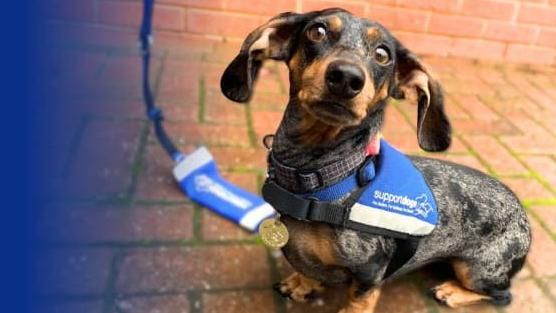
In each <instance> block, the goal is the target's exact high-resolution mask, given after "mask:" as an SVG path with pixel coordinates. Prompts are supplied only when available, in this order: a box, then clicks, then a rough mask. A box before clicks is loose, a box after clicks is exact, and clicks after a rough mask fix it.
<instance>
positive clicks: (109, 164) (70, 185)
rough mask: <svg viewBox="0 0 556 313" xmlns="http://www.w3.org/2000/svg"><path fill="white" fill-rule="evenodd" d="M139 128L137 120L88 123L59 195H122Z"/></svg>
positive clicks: (130, 166)
mask: <svg viewBox="0 0 556 313" xmlns="http://www.w3.org/2000/svg"><path fill="white" fill-rule="evenodd" d="M143 127H144V123H143V122H141V121H110V120H92V121H90V122H89V123H88V124H87V126H86V128H85V130H84V133H83V136H82V138H81V140H80V141H79V145H78V146H77V152H76V154H75V155H74V157H73V159H72V162H71V165H70V167H69V174H68V178H67V180H66V183H65V185H64V189H63V190H62V192H63V193H65V194H66V196H70V197H87V198H89V197H99V196H117V197H121V196H124V195H125V193H126V192H127V191H128V188H129V186H130V184H131V178H132V164H133V161H134V160H135V155H136V153H137V149H138V145H139V137H140V135H141V132H142V130H143Z"/></svg>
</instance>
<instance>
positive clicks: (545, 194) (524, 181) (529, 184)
mask: <svg viewBox="0 0 556 313" xmlns="http://www.w3.org/2000/svg"><path fill="white" fill-rule="evenodd" d="M501 179H502V181H503V182H504V183H505V184H506V185H507V186H508V187H510V189H511V190H512V191H513V192H515V193H516V195H517V196H518V198H519V199H520V200H522V201H523V200H527V199H548V198H552V197H553V194H552V193H551V192H550V191H549V190H547V189H546V188H545V187H544V186H543V185H541V183H539V182H538V181H537V180H536V179H534V178H520V177H503V178H501Z"/></svg>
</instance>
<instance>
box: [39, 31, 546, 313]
mask: <svg viewBox="0 0 556 313" xmlns="http://www.w3.org/2000/svg"><path fill="white" fill-rule="evenodd" d="M162 42H163V43H164V44H163V45H161V46H155V49H157V50H156V53H155V58H154V65H153V77H152V80H153V84H154V86H155V87H156V88H155V91H156V94H157V99H158V103H159V104H160V105H161V106H162V107H163V108H164V109H165V110H166V111H165V113H166V116H167V119H168V123H167V124H168V131H169V133H171V135H172V137H174V138H175V139H176V142H177V144H178V145H179V146H180V148H181V149H183V150H184V151H191V150H192V149H194V147H195V146H196V145H199V144H204V145H207V146H208V147H209V149H210V151H211V152H212V153H213V154H214V156H215V158H216V160H217V162H218V164H219V166H220V167H221V169H222V171H223V175H224V176H225V177H226V178H227V179H229V180H231V181H232V182H234V183H236V184H238V185H240V186H242V187H244V188H246V189H247V190H250V191H253V192H258V191H259V189H260V185H261V183H262V181H263V178H264V173H265V168H266V161H265V160H266V151H265V150H264V148H263V147H262V145H261V144H260V140H261V138H262V136H264V135H265V134H267V133H271V132H273V131H274V130H275V129H276V127H277V125H278V123H279V122H280V119H281V115H282V113H281V112H282V111H283V109H284V107H285V104H286V102H287V97H288V83H287V71H286V70H285V67H284V66H283V65H282V64H279V63H268V64H266V65H265V67H264V68H263V70H262V72H261V75H260V81H259V83H258V84H257V87H256V92H255V94H254V97H253V100H252V101H251V103H250V104H249V105H247V106H245V105H239V104H234V103H231V102H230V101H228V100H226V99H225V98H224V97H223V96H222V95H221V94H220V92H219V77H220V75H221V73H222V71H223V70H224V68H225V66H226V65H227V62H229V61H230V60H231V58H232V57H233V56H234V55H235V53H236V51H237V49H238V44H237V43H219V44H214V43H213V42H211V41H203V40H198V41H191V42H190V44H191V45H192V47H193V50H190V51H188V50H186V49H184V46H183V45H184V44H187V42H183V41H180V42H179V43H180V45H176V44H175V43H172V42H171V41H166V42H165V41H162ZM60 49H61V50H63V51H65V50H69V51H65V53H64V54H60V53H58V51H59V50H60ZM60 49H58V50H56V49H55V48H53V51H54V52H53V53H52V55H51V57H52V58H54V59H55V60H57V59H59V58H62V57H65V58H70V59H71V63H72V64H80V71H79V73H80V79H82V80H86V81H88V82H89V83H88V84H87V86H85V87H81V86H80V85H79V82H76V81H74V80H72V79H71V75H70V73H69V71H72V70H73V67H71V66H70V67H68V66H66V65H65V64H66V63H64V62H52V63H48V62H47V63H46V64H45V66H49V67H50V68H49V70H50V71H52V72H53V73H56V79H54V80H53V82H52V83H51V84H52V86H53V87H52V88H55V90H67V92H66V93H65V97H66V100H68V101H69V102H70V103H72V104H75V107H73V108H72V109H71V110H70V111H71V113H72V114H71V115H70V116H71V118H70V120H69V121H68V125H70V126H71V127H69V126H68V127H66V128H64V129H67V131H66V132H65V133H64V137H63V138H53V139H51V146H52V147H53V148H52V149H55V150H57V151H58V152H59V153H60V154H62V155H61V156H60V160H62V161H60V160H56V161H57V162H58V163H57V164H58V166H57V167H56V168H58V169H59V170H60V171H61V174H60V175H58V176H57V177H58V178H57V180H56V183H57V184H60V188H53V189H54V190H58V191H61V190H64V187H68V188H69V187H71V188H69V189H70V190H71V191H72V192H71V194H70V196H71V197H70V198H69V199H59V200H60V201H62V202H63V204H64V205H63V207H62V208H59V207H55V206H53V207H52V209H49V210H47V211H45V212H41V214H39V215H38V217H37V218H38V220H39V222H38V225H39V226H38V229H37V232H36V233H37V234H38V235H39V237H40V238H41V239H42V240H43V241H44V242H47V243H48V244H49V245H52V248H51V250H48V252H49V253H47V254H46V255H45V256H43V257H39V258H38V259H37V263H38V265H37V266H38V267H37V271H39V272H41V273H45V275H46V276H44V277H43V279H42V282H43V283H44V282H48V281H58V283H57V284H42V285H40V286H41V287H42V288H43V289H42V294H43V296H44V301H45V303H47V304H48V305H47V307H48V308H49V309H48V310H46V312H64V313H65V312H87V313H89V312H90V313H96V312H99V313H100V312H102V313H123V312H126V313H127V312H134V313H142V312H160V313H166V312H168V313H170V312H172V313H175V312H178V313H182V312H187V313H189V312H191V313H201V312H205V313H207V312H211V313H212V312H224V313H226V312H230V313H232V312H238V313H239V312H242V313H243V312H248V313H249V312H257V313H258V312H263V313H264V312H272V313H273V312H276V313H284V312H304V313H309V312H319V313H325V312H337V310H338V308H339V307H340V306H341V304H342V303H343V301H345V295H343V293H342V289H341V288H340V289H337V290H332V291H330V292H328V293H327V294H326V296H325V297H323V298H320V299H317V300H315V301H313V302H310V303H307V304H294V303H291V302H290V301H287V300H284V299H282V298H280V297H278V296H276V294H275V293H273V291H272V289H271V285H272V283H274V282H276V281H277V280H279V278H280V277H283V276H285V275H286V274H287V273H289V272H291V268H289V266H288V265H287V263H286V262H285V260H284V258H283V257H282V256H280V255H276V254H275V253H273V252H271V251H268V250H267V249H266V248H265V247H264V246H262V245H261V243H260V242H259V240H257V238H256V236H254V235H252V234H250V233H248V232H246V231H244V230H242V229H240V228H239V227H237V226H236V225H235V224H233V223H231V222H229V221H227V220H224V219H222V218H221V217H220V216H217V215H216V214H214V213H212V212H210V211H208V210H206V209H204V208H202V207H199V206H197V205H195V204H193V203H191V202H190V201H189V200H188V199H187V198H186V197H185V196H184V195H183V194H182V193H181V191H180V190H179V189H178V186H177V184H176V183H175V182H174V180H173V178H172V176H171V166H172V162H171V160H169V159H168V158H167V156H166V155H165V154H164V152H163V151H162V149H161V148H160V147H159V146H158V144H157V143H156V141H155V139H154V137H153V134H152V131H151V130H149V129H148V128H147V127H146V125H147V123H146V121H145V119H144V118H143V116H142V114H143V109H142V103H141V93H140V84H139V79H140V77H139V73H140V68H139V66H140V60H139V55H138V53H137V52H136V51H135V50H133V49H132V48H131V47H120V48H114V47H112V48H109V49H108V48H104V47H95V48H94V49H91V48H90V47H72V48H67V47H65V48H63V49H62V48H60ZM426 61H427V62H428V63H429V64H430V66H431V67H432V68H433V70H434V71H435V73H436V74H437V75H438V77H439V78H440V80H441V82H442V84H443V86H444V88H445V90H446V94H447V95H446V99H447V104H446V105H447V110H448V112H449V114H450V117H451V119H452V121H453V124H454V130H455V135H454V144H453V146H452V147H451V148H450V150H448V151H447V152H446V153H441V154H434V155H433V154H427V153H424V152H423V151H421V150H420V149H419V148H418V146H417V143H416V136H415V131H414V130H415V120H416V113H415V106H414V105H411V104H409V103H405V102H394V101H393V102H392V103H391V105H390V107H389V109H388V110H387V116H386V128H385V130H384V136H385V137H386V138H387V139H389V140H390V141H391V142H393V143H394V144H395V145H396V146H398V147H399V148H400V149H402V150H404V151H405V152H408V153H415V154H420V155H427V156H432V157H436V158H440V159H445V160H450V161H454V162H458V163H462V164H465V165H468V166H471V167H474V168H476V169H478V170H481V171H483V172H486V173H489V174H491V175H494V176H496V177H498V178H500V179H501V180H502V181H504V182H505V183H506V184H508V185H509V186H510V187H511V188H512V189H514V191H515V192H516V193H517V195H518V196H519V197H520V199H521V200H522V202H523V203H524V204H525V206H526V208H527V210H528V212H529V218H530V219H531V221H532V224H533V240H534V241H533V247H532V250H531V254H530V256H529V258H528V260H527V264H526V267H525V268H524V270H523V271H522V272H521V273H519V274H518V276H517V278H516V281H515V283H514V287H513V292H514V303H513V304H512V305H511V306H510V307H507V308H504V309H498V308H494V307H492V306H490V305H480V306H476V307H473V308H467V309H461V310H449V309H446V308H443V307H441V306H439V305H438V304H436V303H435V302H434V301H432V300H431V299H430V298H429V297H428V296H427V295H426V290H427V288H429V287H432V286H433V285H434V283H435V282H437V281H436V280H434V279H433V278H430V277H433V276H434V275H431V270H426V271H422V272H418V273H417V274H412V275H409V276H408V277H406V278H403V279H401V280H399V281H396V282H393V283H391V284H388V285H387V286H386V287H385V289H384V294H383V296H382V298H381V300H380V302H379V305H378V308H377V312H384V313H387V312H388V313H389V312H396V313H398V312H428V313H434V312H519V313H525V312H543V313H545V312H546V313H550V312H556V270H555V267H554V260H556V254H555V253H556V218H555V216H556V130H555V128H554V125H555V124H554V121H555V120H556V69H555V68H550V67H532V66H529V67H524V66H512V65H505V64H496V63H486V62H474V61H469V60H460V59H453V58H438V57H436V58H426ZM76 86H80V87H79V88H77V87H76ZM95 102H96V103H95ZM97 104H98V105H97ZM82 121H86V123H85V125H82V124H80V123H82ZM80 125H81V126H80ZM83 175H85V176H83ZM84 177H86V178H87V179H86V181H87V184H81V183H80V182H82V181H83V178H84ZM66 190H67V189H66ZM56 199H58V198H56ZM60 224H63V225H65V226H64V227H60V226H59V225H60ZM434 272H436V269H435V268H434V269H433V270H432V273H433V274H434Z"/></svg>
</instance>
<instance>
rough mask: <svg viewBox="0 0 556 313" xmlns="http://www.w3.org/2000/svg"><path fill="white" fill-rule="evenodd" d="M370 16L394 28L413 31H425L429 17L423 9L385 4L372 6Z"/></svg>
mask: <svg viewBox="0 0 556 313" xmlns="http://www.w3.org/2000/svg"><path fill="white" fill-rule="evenodd" d="M369 16H370V17H371V18H372V19H373V20H376V21H377V22H379V23H381V24H383V25H384V26H386V27H388V28H391V29H392V30H405V31H411V32H424V31H425V30H426V27H427V20H428V18H429V17H428V14H427V13H425V12H422V11H415V10H408V9H402V8H392V7H383V6H372V7H371V9H370V13H369Z"/></svg>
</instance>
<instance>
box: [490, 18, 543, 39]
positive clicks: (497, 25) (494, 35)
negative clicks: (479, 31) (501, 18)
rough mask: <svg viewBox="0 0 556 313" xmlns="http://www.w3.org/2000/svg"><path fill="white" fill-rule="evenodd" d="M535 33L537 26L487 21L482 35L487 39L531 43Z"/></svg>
mask: <svg viewBox="0 0 556 313" xmlns="http://www.w3.org/2000/svg"><path fill="white" fill-rule="evenodd" d="M537 33H538V28H537V27H535V26H529V25H518V24H512V23H508V22H497V21H488V22H487V26H486V29H485V33H484V34H483V36H484V38H487V39H493V40H501V41H507V42H517V43H533V42H534V41H535V39H536V34H537Z"/></svg>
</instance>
